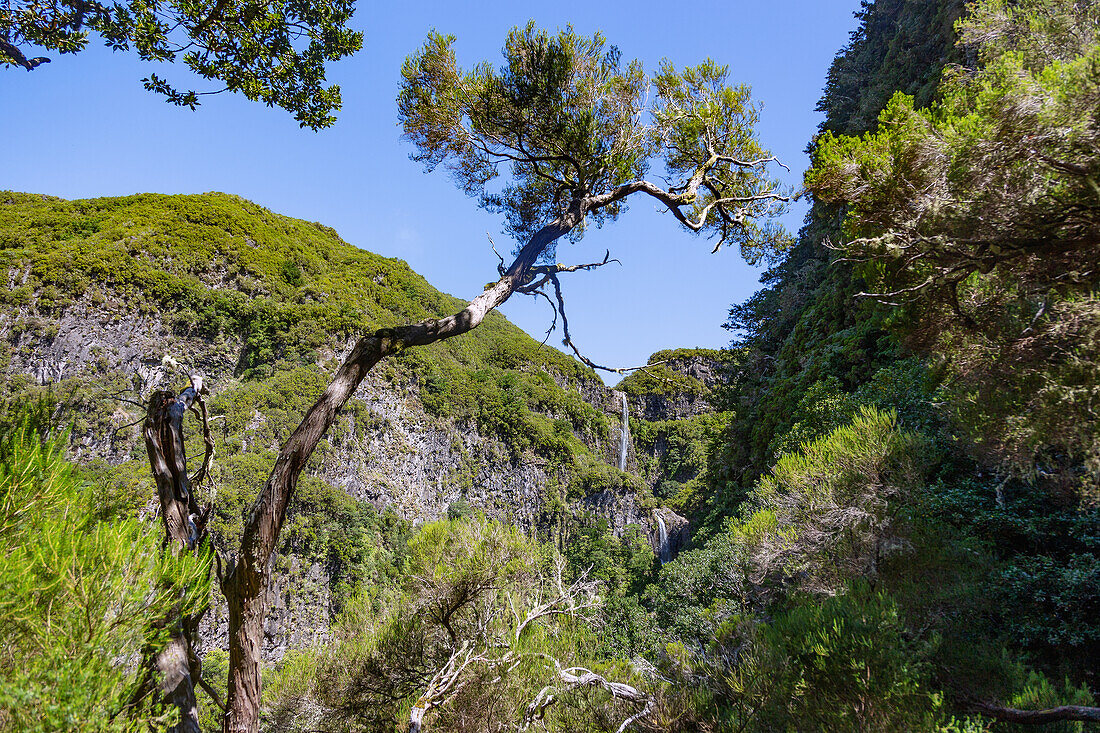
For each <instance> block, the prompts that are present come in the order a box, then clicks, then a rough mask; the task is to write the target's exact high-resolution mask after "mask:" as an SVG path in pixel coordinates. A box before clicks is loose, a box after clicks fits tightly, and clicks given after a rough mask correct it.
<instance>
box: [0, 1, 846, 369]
mask: <svg viewBox="0 0 1100 733" xmlns="http://www.w3.org/2000/svg"><path fill="white" fill-rule="evenodd" d="M858 7H859V0H774V1H773V2H759V0H753V1H749V0H726V1H725V2H720V1H719V2H711V1H710V0H708V1H706V2H694V3H686V4H672V5H670V4H667V3H655V2H649V1H648V0H647V1H644V2H633V3H625V2H585V3H561V2H559V3H545V2H539V3H516V2H483V3H463V2H447V3H444V2H396V3H362V4H361V5H360V8H359V11H358V12H357V14H356V17H355V19H354V23H353V25H354V26H355V27H357V28H359V29H361V30H363V31H364V32H365V34H366V38H365V40H364V45H363V50H362V51H361V52H360V53H359V54H357V55H356V56H354V57H352V58H351V59H348V60H345V61H342V62H340V63H338V64H336V65H334V66H333V67H332V69H331V72H330V74H329V78H330V80H331V81H334V82H337V83H339V84H340V86H341V88H342V90H343V98H344V107H343V110H342V111H341V112H340V113H339V115H338V121H337V123H336V125H335V126H334V127H332V128H329V129H327V130H324V131H321V132H311V131H308V130H301V129H299V128H298V126H297V124H296V123H295V122H294V120H293V118H292V117H291V116H290V115H289V114H288V113H286V112H283V111H282V110H279V109H268V108H266V107H263V106H262V105H258V104H253V103H250V102H248V101H247V100H245V99H243V98H242V97H239V96H229V95H217V96H214V97H207V98H205V99H206V101H205V102H204V104H203V106H202V107H200V108H199V110H198V111H196V112H191V111H189V110H187V109H180V108H176V107H172V106H170V105H168V104H166V103H164V102H163V101H162V100H161V99H160V98H159V97H157V96H155V95H153V94H151V93H149V92H146V91H145V90H144V89H143V88H142V86H141V84H140V81H139V80H140V79H141V78H143V77H144V76H147V75H148V73H149V72H150V71H151V70H152V71H156V72H157V73H158V74H159V75H161V76H164V77H166V78H168V79H169V81H173V82H176V85H177V86H179V87H187V86H189V85H190V86H195V82H193V81H192V80H190V79H189V78H188V74H187V73H186V72H185V71H184V69H182V68H180V67H169V66H166V65H163V64H161V65H153V64H144V65H143V64H140V63H138V62H137V61H136V60H135V59H134V58H133V56H131V55H130V54H125V53H111V52H110V51H109V50H107V49H106V48H104V47H103V46H102V45H100V43H99V41H98V39H93V41H92V44H91V47H90V49H89V50H88V51H86V52H84V53H81V54H79V55H76V56H56V55H55V56H54V57H53V63H51V64H48V65H44V66H41V67H39V68H38V69H36V70H35V71H33V72H25V71H23V70H21V69H7V70H0V109H3V111H4V114H3V121H2V122H0V189H4V188H7V189H14V190H17V191H30V192H36V193H48V194H53V195H56V196H61V197H64V198H70V199H72V198H88V197H95V196H115V195H123V194H131V193H139V192H145V191H155V192H161V193H200V192H204V191H224V192H228V193H235V194H239V195H241V196H243V197H245V198H248V199H251V200H252V201H255V202H257V203H259V204H261V205H263V206H266V207H268V208H270V209H273V210H274V211H277V212H279V213H282V214H287V215H290V216H295V217H300V218H303V219H308V220H311V221H320V222H323V223H325V224H327V225H329V226H332V227H334V228H335V229H336V230H337V231H339V232H340V234H341V236H343V238H344V239H345V240H347V241H348V242H351V243H352V244H355V245H357V246H359V247H363V248H365V249H369V250H372V251H375V252H378V253H381V254H384V255H388V256H393V257H400V258H402V259H404V260H406V261H408V263H409V264H410V265H411V266H412V267H413V268H414V269H415V270H417V271H418V272H420V273H421V274H422V275H424V276H425V277H426V278H427V279H428V280H429V281H430V282H431V283H432V284H434V285H435V286H436V287H438V288H440V289H441V290H444V291H446V292H448V293H451V294H452V295H455V296H458V297H462V298H468V297H471V296H472V295H474V294H476V293H477V292H479V291H480V290H481V288H482V286H483V284H484V283H485V282H487V281H489V280H491V279H493V278H494V277H495V272H496V270H495V263H496V260H495V258H494V256H493V254H492V253H491V251H490V250H489V248H488V245H487V242H486V237H485V233H486V232H490V233H491V234H492V235H493V238H494V239H495V240H496V242H497V244H498V247H500V248H502V249H503V248H504V247H506V246H509V245H510V243H509V242H507V241H506V239H505V237H504V236H503V235H501V234H500V231H501V222H500V220H499V218H498V217H496V216H494V215H491V214H488V213H486V212H483V211H481V210H479V209H478V208H477V205H476V202H475V201H474V200H473V199H469V198H466V197H465V196H464V195H463V194H462V192H461V191H459V190H458V189H456V188H455V187H454V185H453V184H452V183H451V181H450V180H449V178H448V177H447V175H446V174H445V173H444V172H443V171H441V170H440V171H437V172H435V173H433V174H426V173H424V172H423V170H422V169H421V167H420V166H419V165H418V164H416V163H414V162H412V161H410V160H409V159H408V155H409V153H410V152H411V147H410V145H409V144H408V143H407V142H405V141H403V140H402V139H401V137H400V130H399V128H398V126H397V116H396V105H395V102H394V99H395V97H396V93H397V85H398V81H399V78H400V74H399V72H400V68H401V62H402V60H403V59H404V58H405V56H406V55H408V54H409V53H411V52H413V51H414V50H415V49H417V48H418V47H419V46H420V44H421V43H422V42H423V40H424V37H425V34H426V33H427V31H428V30H429V29H431V28H435V29H437V30H439V31H441V32H445V33H452V34H454V35H455V36H457V37H458V43H457V51H458V54H459V59H460V62H461V63H462V64H463V65H470V64H472V63H475V62H477V61H479V60H481V59H488V60H490V61H492V62H494V63H499V61H500V59H501V56H500V48H501V46H502V45H503V40H504V37H505V35H506V33H507V31H508V29H509V28H511V27H512V26H514V25H522V24H524V23H526V22H527V20H529V19H534V20H535V21H536V22H537V23H538V24H540V25H542V26H544V27H548V28H557V27H560V26H563V25H565V24H567V23H572V24H573V26H574V27H575V28H576V29H577V30H578V31H579V32H583V33H591V32H593V31H595V30H602V31H603V32H604V34H605V36H606V37H607V39H608V41H609V42H610V43H612V44H614V45H617V46H618V47H619V48H620V49H621V51H622V53H623V56H624V58H626V59H629V58H639V59H641V60H642V61H643V62H644V63H645V64H646V66H647V68H649V69H654V68H656V65H657V63H658V62H659V61H660V60H661V59H662V58H665V57H667V58H669V59H671V60H672V61H673V62H674V63H675V64H677V65H685V64H691V63H696V62H698V61H700V60H702V59H704V58H706V57H708V56H709V57H711V58H713V59H715V60H716V61H719V62H721V63H726V64H729V66H730V69H731V79H732V80H734V81H742V82H746V83H748V84H750V85H751V86H752V89H753V96H754V98H756V99H757V100H760V101H761V102H763V104H764V110H763V114H762V116H761V121H760V126H759V129H760V136H761V139H762V141H763V143H764V144H765V145H766V146H768V147H770V148H771V149H772V151H773V152H774V153H775V154H776V155H778V156H779V157H780V158H781V159H782V160H783V161H785V162H786V163H787V164H788V165H790V167H791V170H792V174H791V175H790V176H789V177H788V180H789V181H790V182H791V183H795V184H797V183H798V182H800V180H801V173H802V171H803V170H804V169H805V167H806V158H805V154H804V153H803V150H804V148H805V146H806V143H807V142H808V141H809V139H810V136H811V135H812V134H813V132H814V131H815V129H816V127H817V125H818V123H819V122H820V115H819V114H818V113H816V112H814V106H815V104H816V102H817V99H818V97H819V96H820V93H821V89H822V86H823V84H824V79H825V72H826V69H827V68H828V65H829V63H830V61H831V60H832V58H833V56H834V54H835V53H836V51H837V50H838V49H839V48H840V47H841V46H843V45H844V44H845V43H846V42H847V39H848V33H849V32H850V31H851V30H852V28H854V27H855V19H854V18H853V15H852V14H853V12H854V11H855V10H857V9H858ZM158 67H159V68H158ZM198 88H200V89H202V88H210V87H209V86H206V87H198ZM804 214H805V207H804V205H798V206H796V207H795V209H794V210H793V211H792V213H791V214H790V215H789V216H788V217H787V224H788V226H789V227H790V228H792V229H797V228H798V226H799V224H800V223H801V220H802V217H803V216H804ZM605 249H610V250H611V253H612V256H613V257H618V258H619V259H620V260H622V263H623V266H622V267H621V268H619V267H615V266H611V267H607V268H603V269H602V270H599V271H595V272H587V273H576V274H573V275H570V276H569V277H568V280H567V281H563V284H564V286H565V288H566V297H567V300H568V305H569V309H570V310H569V313H570V325H571V327H572V328H571V330H573V332H574V338H575V340H576V341H577V342H578V343H579V344H580V346H581V347H582V349H584V350H585V351H586V352H587V353H588V355H589V356H591V357H592V358H593V359H594V360H596V361H597V362H600V363H603V364H607V365H609V366H635V365H637V364H641V363H644V361H645V359H646V357H647V356H648V355H649V354H650V353H652V352H654V351H656V350H658V349H662V348H669V347H676V346H708V347H719V346H724V345H725V344H726V343H727V342H728V340H729V334H728V333H727V332H726V331H724V330H723V329H722V328H721V324H722V322H723V321H724V320H725V316H726V312H727V310H728V308H729V306H730V304H731V303H733V302H739V301H742V300H744V299H745V298H747V297H748V296H750V295H751V294H752V293H753V291H754V290H756V288H757V287H758V282H757V281H758V277H759V270H757V269H754V268H751V267H749V266H748V265H746V264H745V263H744V261H742V260H741V259H740V257H739V255H738V254H737V252H736V251H735V250H728V251H727V250H723V251H722V252H720V253H719V254H717V255H711V254H710V249H711V245H710V244H708V243H707V241H706V240H704V239H698V238H696V237H694V236H692V235H690V234H688V233H687V232H685V231H683V230H682V229H680V228H678V227H677V226H676V225H675V222H674V220H673V219H672V217H671V216H670V215H668V214H667V213H666V214H660V213H658V212H657V210H656V208H655V207H654V206H653V204H652V202H649V201H639V202H637V203H636V204H635V205H634V206H633V207H632V208H631V210H630V211H628V212H627V213H626V214H625V215H624V216H622V217H621V218H620V220H619V221H618V222H617V223H615V224H613V225H610V226H609V227H606V228H604V229H603V230H599V231H593V232H591V233H590V234H589V235H587V236H586V237H585V239H584V241H583V242H582V243H581V244H579V245H576V246H570V245H562V246H561V247H559V249H558V259H559V260H560V261H563V262H576V261H590V260H591V259H593V258H599V257H602V255H603V252H604V250H605ZM503 311H504V313H505V314H506V315H507V316H508V317H509V318H510V319H511V320H512V321H513V322H515V323H517V324H519V325H520V326H521V327H522V328H524V329H526V330H527V331H528V332H529V333H531V334H533V335H536V336H537V337H538V338H541V337H542V334H543V332H544V331H545V329H546V328H547V326H548V325H549V323H550V312H549V307H548V305H547V304H546V302H545V301H541V302H537V301H534V300H533V299H531V298H524V297H520V296H514V297H513V299H512V300H511V301H510V302H509V303H507V304H506V305H505V306H504V308H503ZM551 343H553V344H554V345H557V344H558V339H556V338H552V340H551Z"/></svg>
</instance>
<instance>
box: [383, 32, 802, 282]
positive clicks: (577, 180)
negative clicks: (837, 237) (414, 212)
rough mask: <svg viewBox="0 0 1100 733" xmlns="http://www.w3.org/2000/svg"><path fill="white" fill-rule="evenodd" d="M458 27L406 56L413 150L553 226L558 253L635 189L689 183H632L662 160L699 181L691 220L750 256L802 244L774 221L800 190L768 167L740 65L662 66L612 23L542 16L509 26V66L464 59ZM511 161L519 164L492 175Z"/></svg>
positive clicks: (510, 227) (612, 214)
mask: <svg viewBox="0 0 1100 733" xmlns="http://www.w3.org/2000/svg"><path fill="white" fill-rule="evenodd" d="M454 41H455V38H454V37H453V36H444V35H441V34H439V33H436V32H432V33H431V34H429V36H428V39H427V41H426V42H425V43H424V45H423V46H422V47H421V49H420V50H419V51H417V52H416V53H415V54H413V55H411V56H409V58H408V59H407V60H406V61H405V64H404V66H403V67H402V69H401V75H402V85H401V91H400V93H399V95H398V99H397V103H398V116H399V118H400V120H401V123H402V126H403V128H404V130H405V136H406V137H407V138H408V139H409V140H411V141H412V143H413V144H414V145H415V146H416V148H417V152H416V153H414V155H413V157H414V159H416V160H419V161H421V162H423V163H424V164H425V165H426V167H427V168H428V169H429V170H430V169H434V168H435V167H436V166H437V165H439V164H441V163H445V164H446V166H447V168H448V170H449V171H450V172H451V174H452V175H453V176H454V178H455V181H456V183H457V184H458V186H459V187H460V188H462V190H463V191H465V192H466V193H467V194H469V195H472V196H478V197H479V198H480V200H481V204H482V206H484V207H486V208H488V209H490V210H492V211H499V212H501V213H503V214H504V217H505V220H506V222H507V224H506V231H507V232H508V233H509V234H510V235H512V236H513V237H515V238H516V239H517V240H519V241H520V242H521V243H524V242H527V241H528V240H532V241H536V240H535V239H534V236H535V234H536V233H537V232H540V231H543V233H544V234H546V235H549V236H548V237H547V238H546V239H545V240H543V241H542V246H543V248H542V249H540V254H541V255H542V257H543V258H544V259H547V260H549V259H550V258H552V257H553V255H554V246H555V245H554V241H555V240H556V239H557V238H559V237H561V236H563V235H568V236H569V237H570V238H571V239H572V240H574V241H575V240H577V239H579V238H580V237H582V236H583V235H584V233H585V231H586V230H587V222H589V221H590V222H592V223H594V224H595V226H597V227H599V226H602V225H603V224H604V223H605V222H609V221H614V220H615V219H616V218H618V216H619V214H621V213H622V212H623V211H625V209H626V206H627V202H626V200H627V198H628V197H629V196H631V195H634V194H636V193H643V192H644V193H647V194H649V195H653V196H656V197H657V198H658V199H662V196H665V197H666V198H667V196H668V194H669V193H670V191H673V190H677V189H675V188H673V189H670V191H664V192H663V193H661V194H658V193H657V191H658V190H659V189H658V187H655V186H653V185H652V184H649V187H648V188H646V187H641V188H631V186H635V184H636V182H637V181H639V180H640V179H642V178H643V176H644V175H645V173H646V172H647V171H648V170H649V168H650V166H651V165H652V164H653V163H654V162H658V161H660V162H662V163H663V164H664V167H665V169H666V172H667V174H668V177H669V178H670V179H674V180H679V181H684V182H685V184H684V186H683V187H682V188H680V189H678V190H680V191H689V190H690V191H691V195H690V196H689V197H687V198H685V199H682V200H679V201H678V203H677V204H675V205H674V206H673V208H674V210H675V215H676V216H677V219H678V220H679V221H680V222H681V223H683V224H684V225H685V227H686V228H687V229H688V230H690V231H692V232H696V233H699V232H706V233H707V234H709V235H715V236H719V237H720V239H719V246H721V244H722V243H723V242H727V241H729V242H731V243H736V244H738V245H739V246H740V248H741V252H742V254H743V255H744V256H745V257H746V259H748V260H749V261H750V262H756V261H758V260H759V259H760V258H761V257H766V256H771V255H772V254H774V253H775V252H776V251H782V250H783V249H785V248H786V246H787V245H788V244H789V236H788V235H787V233H786V231H785V230H784V229H783V228H782V227H781V226H778V225H776V224H775V222H774V217H775V216H776V215H778V214H779V213H781V212H782V211H783V209H784V206H785V203H786V200H787V199H786V198H785V197H784V196H783V195H782V193H781V192H780V190H779V185H778V182H777V181H775V180H773V179H771V178H769V177H767V176H766V175H765V173H764V172H763V171H764V166H765V165H766V163H767V162H768V161H771V160H772V158H771V156H770V154H769V153H768V152H767V151H766V150H764V149H763V147H762V146H761V145H760V144H759V142H758V140H757V138H756V132H755V129H754V126H755V124H756V122H757V119H758V113H757V108H756V106H755V105H754V104H752V102H751V101H750V99H749V90H748V88H747V87H745V86H737V87H731V86H728V85H727V84H726V78H727V76H728V69H727V68H726V67H724V66H720V65H718V64H716V63H714V62H713V61H710V60H707V61H704V62H703V63H701V64H699V65H698V66H693V67H687V68H684V69H680V70H677V69H675V68H674V67H673V66H672V65H671V63H668V62H664V63H662V65H661V67H660V70H659V71H658V72H657V73H656V74H653V75H652V76H649V75H647V74H646V73H645V71H644V70H643V66H642V64H641V62H640V61H637V60H633V61H630V62H627V63H624V62H623V60H622V54H621V53H620V52H619V49H618V48H616V47H613V46H612V47H607V44H606V40H605V39H604V37H603V36H602V35H601V34H599V33H596V34H594V35H592V36H591V37H588V36H581V35H578V34H577V33H576V32H575V31H574V30H573V28H572V27H567V28H566V29H565V30H562V31H559V32H558V33H557V34H551V33H548V32H546V31H544V30H541V29H539V28H537V27H536V26H535V24H534V22H531V23H528V25H527V26H526V27H524V28H522V29H521V28H514V29H512V31H511V32H510V33H509V34H508V38H507V40H506V41H505V46H504V50H503V53H504V58H505V61H504V65H503V66H502V67H501V68H500V69H497V68H495V67H493V66H491V65H490V64H488V63H481V64H479V65H477V66H476V67H474V68H472V69H470V70H463V69H461V68H460V67H459V66H458V63H457V60H456V56H455V51H454V48H453V45H454ZM651 86H652V88H653V90H654V94H653V95H652V98H650V96H649V91H650V87H651ZM502 168H504V169H506V170H508V173H509V175H508V176H507V177H506V179H505V180H504V182H503V183H502V184H501V185H500V187H499V189H498V188H493V187H491V186H490V184H491V183H492V182H493V181H494V179H496V178H497V177H498V176H500V175H501V173H502V170H501V169H502ZM704 179H705V180H704ZM688 181H694V182H693V183H688ZM704 182H705V184H706V185H705V186H702V184H703V183H704ZM674 195H677V196H678V195H679V194H674ZM662 200H663V199H662ZM666 203H667V202H666ZM567 216H568V217H571V218H570V219H569V220H570V221H571V223H565V222H566V218H563V217H567ZM578 217H579V218H578ZM689 219H690V220H692V221H693V222H694V223H692V224H689V223H688V222H689ZM547 227H548V228H547ZM544 228H546V229H545V231H544ZM716 249H717V248H716Z"/></svg>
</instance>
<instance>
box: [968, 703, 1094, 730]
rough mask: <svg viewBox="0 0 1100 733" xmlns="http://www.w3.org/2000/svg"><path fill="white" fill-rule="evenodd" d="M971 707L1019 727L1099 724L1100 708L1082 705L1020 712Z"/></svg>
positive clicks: (977, 704) (975, 705)
mask: <svg viewBox="0 0 1100 733" xmlns="http://www.w3.org/2000/svg"><path fill="white" fill-rule="evenodd" d="M971 707H972V708H973V710H974V711H975V712H977V713H981V714H982V715H985V716H988V717H990V718H995V719H997V720H1003V721H1004V722H1006V723H1017V724H1020V725H1045V724H1047V723H1058V722H1063V721H1082V722H1087V723H1100V708H1093V707H1086V706H1084V705H1062V706H1060V707H1056V708H1049V709H1047V710H1020V709H1018V708H1003V707H1001V706H999V705H989V704H987V703H975V704H973V705H971Z"/></svg>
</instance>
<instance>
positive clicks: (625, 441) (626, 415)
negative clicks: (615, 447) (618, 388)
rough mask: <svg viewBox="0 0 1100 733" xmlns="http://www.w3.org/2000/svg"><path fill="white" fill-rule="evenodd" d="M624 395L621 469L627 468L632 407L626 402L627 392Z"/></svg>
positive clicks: (620, 449)
mask: <svg viewBox="0 0 1100 733" xmlns="http://www.w3.org/2000/svg"><path fill="white" fill-rule="evenodd" d="M620 394H622V396H623V424H622V428H621V429H620V430H619V470H620V471H625V470H626V452H627V450H628V449H629V447H630V408H629V407H627V403H626V392H622V393H620Z"/></svg>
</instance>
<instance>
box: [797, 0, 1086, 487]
mask: <svg viewBox="0 0 1100 733" xmlns="http://www.w3.org/2000/svg"><path fill="white" fill-rule="evenodd" d="M958 30H959V33H960V37H961V40H960V43H961V45H962V46H963V47H965V48H966V49H967V50H968V51H970V52H971V53H972V54H973V55H974V56H976V58H977V66H976V68H974V69H972V70H968V71H962V70H949V71H948V72H947V73H945V74H944V77H943V82H942V85H941V94H942V101H941V102H940V103H939V104H937V105H935V106H933V107H930V108H925V109H920V108H918V107H917V106H916V105H915V103H914V101H913V99H912V98H911V97H908V96H906V95H905V94H900V93H899V94H897V95H895V96H894V97H893V99H892V100H891V101H890V103H889V104H888V105H887V106H886V108H885V109H884V110H883V111H882V114H881V116H880V118H879V126H878V129H877V131H875V132H872V133H867V134H865V135H864V136H862V137H858V138H857V137H848V136H839V137H838V136H834V135H833V134H831V133H829V132H827V133H825V134H824V135H823V136H822V137H821V138H820V139H819V140H818V141H817V142H816V144H815V149H814V150H815V152H814V165H813V167H812V168H811V170H810V171H809V172H808V173H807V176H806V184H807V187H808V188H809V189H810V190H812V191H813V192H814V193H815V195H816V196H817V197H818V198H819V199H821V200H825V201H834V202H843V203H844V204H845V205H846V209H847V214H846V217H845V220H844V227H845V232H846V234H847V238H848V239H851V240H852V241H851V242H850V243H849V244H847V245H846V246H845V249H846V250H847V253H848V255H849V256H850V257H852V258H853V259H855V260H858V261H860V262H862V263H864V264H863V265H862V268H861V269H862V271H863V274H864V276H865V277H866V279H867V280H868V282H869V283H870V284H871V286H872V289H874V290H876V291H877V292H879V293H882V295H881V296H880V297H881V298H882V299H884V300H891V301H898V302H901V303H907V304H909V307H908V308H907V313H906V322H905V323H903V324H901V325H902V326H903V328H904V331H905V333H906V334H907V335H908V336H909V337H910V338H911V339H912V340H913V341H914V343H915V344H916V345H918V346H920V347H921V348H922V349H923V350H925V351H932V352H934V353H937V354H942V355H943V357H945V358H946V360H947V362H948V365H949V367H950V376H951V377H952V381H953V385H952V387H953V389H952V395H951V396H952V398H953V403H954V405H953V406H954V407H955V410H956V419H957V422H958V424H959V425H960V427H962V428H963V429H964V430H965V431H966V432H967V433H969V436H970V437H971V439H972V440H974V441H975V442H976V443H977V444H978V455H979V456H981V457H982V459H983V460H984V461H985V462H987V463H989V464H991V465H993V466H996V467H997V468H998V470H1001V471H1004V472H1012V473H1015V474H1016V475H1034V474H1035V473H1037V472H1047V473H1058V474H1060V475H1061V478H1062V480H1063V481H1074V480H1075V481H1077V482H1079V483H1080V484H1081V488H1082V489H1083V490H1085V491H1095V490H1096V487H1097V486H1098V485H1100V456H1098V455H1097V454H1096V446H1097V444H1098V440H1097V435H1098V433H1097V431H1098V430H1100V427H1098V423H1097V421H1096V419H1095V417H1094V416H1093V415H1092V414H1091V408H1090V407H1089V405H1090V404H1091V401H1092V400H1093V399H1094V392H1095V389H1096V384H1097V383H1098V381H1100V380H1098V376H1100V375H1098V373H1097V370H1096V364H1097V363H1100V358H1098V355H1100V337H1098V334H1100V306H1098V304H1097V301H1096V298H1095V295H1094V292H1095V290H1096V288H1097V286H1098V284H1100V279H1098V277H1097V275H1096V273H1095V272H1093V270H1092V263H1093V262H1095V260H1096V257H1097V254H1098V250H1097V247H1096V241H1097V228H1096V212H1097V211H1100V196H1098V193H1100V188H1098V187H1097V184H1096V180H1097V176H1100V156H1098V155H1097V152H1096V151H1097V149H1098V147H1097V139H1098V138H1097V136H1098V133H1097V128H1096V125H1095V110H1096V107H1097V104H1098V103H1100V82H1097V79H1098V78H1100V74H1098V73H1097V69H1098V68H1100V14H1098V12H1097V9H1096V8H1095V7H1094V6H1092V5H1091V4H1080V3H1074V2H1069V1H1068V0H1066V1H1064V2H1049V1H1047V0H1034V1H1033V2H1032V1H1029V2H1022V3H1014V4H1006V3H1003V2H1000V1H999V0H989V1H988V2H978V3H975V4H974V5H973V6H972V7H971V12H970V14H969V16H968V17H967V18H966V19H965V20H963V21H961V22H960V23H959V25H958ZM1068 273H1072V274H1069V275H1068V276H1067V274H1068Z"/></svg>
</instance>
